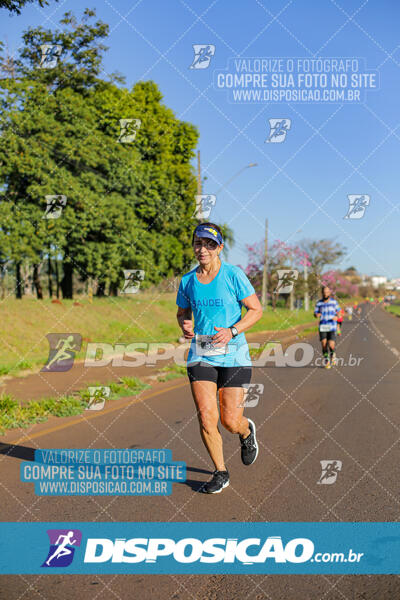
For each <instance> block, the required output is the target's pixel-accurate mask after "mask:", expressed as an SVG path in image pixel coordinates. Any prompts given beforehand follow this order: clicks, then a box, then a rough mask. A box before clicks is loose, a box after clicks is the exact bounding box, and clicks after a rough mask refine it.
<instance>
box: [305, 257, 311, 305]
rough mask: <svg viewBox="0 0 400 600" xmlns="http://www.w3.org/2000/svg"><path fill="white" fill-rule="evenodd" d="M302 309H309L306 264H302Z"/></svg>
mask: <svg viewBox="0 0 400 600" xmlns="http://www.w3.org/2000/svg"><path fill="white" fill-rule="evenodd" d="M304 286H305V290H304V310H309V308H310V298H309V296H308V267H307V264H304Z"/></svg>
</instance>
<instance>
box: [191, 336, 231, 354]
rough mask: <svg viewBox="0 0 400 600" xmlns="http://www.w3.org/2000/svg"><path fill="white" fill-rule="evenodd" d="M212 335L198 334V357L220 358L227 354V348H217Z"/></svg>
mask: <svg viewBox="0 0 400 600" xmlns="http://www.w3.org/2000/svg"><path fill="white" fill-rule="evenodd" d="M212 338H213V336H212V335H200V334H198V333H196V354H197V355H198V356H220V355H221V354H226V353H227V346H226V345H225V346H215V344H214V342H213V339H212Z"/></svg>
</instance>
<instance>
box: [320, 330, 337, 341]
mask: <svg viewBox="0 0 400 600" xmlns="http://www.w3.org/2000/svg"><path fill="white" fill-rule="evenodd" d="M319 339H320V340H328V341H329V340H332V341H333V342H334V341H335V340H336V331H320V332H319Z"/></svg>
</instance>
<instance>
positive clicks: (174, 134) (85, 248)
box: [0, 9, 198, 297]
mask: <svg viewBox="0 0 400 600" xmlns="http://www.w3.org/2000/svg"><path fill="white" fill-rule="evenodd" d="M94 17H95V11H94V10H89V9H86V10H85V11H84V14H83V18H82V20H81V22H78V21H77V20H76V18H75V17H74V16H73V15H72V14H71V13H66V14H65V16H64V18H63V19H62V20H61V22H60V25H61V28H60V29H58V30H56V31H52V30H50V29H44V28H42V27H37V28H30V29H28V31H26V32H25V33H24V35H23V46H22V49H21V51H20V54H19V57H18V58H17V59H16V60H15V61H14V62H10V59H9V58H8V59H7V57H6V58H5V57H2V60H1V65H2V70H3V72H5V73H7V74H8V77H6V78H4V79H2V80H0V116H1V119H2V126H1V133H2V135H1V136H0V222H1V224H2V225H1V227H0V248H1V255H0V260H2V261H7V260H8V261H11V263H12V264H13V265H17V264H18V263H20V264H21V263H22V264H24V263H29V264H40V263H41V262H42V261H43V260H45V259H47V257H48V256H50V257H51V258H53V259H55V258H56V257H57V258H58V257H60V256H61V257H62V259H63V266H64V269H63V270H64V278H63V282H62V288H63V295H64V297H72V289H71V285H72V284H71V282H72V271H74V272H76V273H78V275H79V277H80V279H81V280H82V281H86V280H87V279H89V278H94V279H96V280H97V281H98V282H100V283H101V284H102V285H103V287H107V286H110V289H111V290H114V293H115V291H116V290H118V289H122V286H123V282H124V277H123V269H143V270H144V271H145V281H144V282H143V284H142V288H143V287H146V286H148V285H150V284H151V283H158V282H159V281H161V280H162V279H164V278H166V277H171V276H173V275H175V274H176V273H179V272H181V271H182V270H183V269H184V268H185V266H187V265H189V264H190V261H191V260H192V249H191V245H190V234H191V226H192V225H193V226H194V225H195V221H194V219H192V214H193V209H194V194H195V191H196V181H195V177H194V172H193V167H192V165H191V162H190V161H191V159H192V158H193V156H194V149H195V146H196V144H197V140H198V132H197V130H196V128H195V127H194V126H193V125H191V124H190V123H186V122H183V121H180V120H179V119H177V118H176V116H175V115H174V113H173V111H172V110H171V109H169V108H168V107H166V106H165V105H164V104H163V103H162V94H161V92H160V90H159V89H158V87H157V85H156V84H155V83H154V82H152V81H146V82H138V83H136V84H135V85H134V86H133V88H132V89H127V88H125V87H122V86H121V85H118V84H121V82H122V78H121V77H120V76H119V75H117V74H112V75H110V76H109V77H108V80H107V81H104V80H102V79H101V78H100V75H101V73H102V56H103V53H104V51H105V50H106V46H104V44H103V40H104V38H106V37H107V35H108V30H109V28H108V25H107V24H105V23H102V22H101V21H95V22H93V19H94ZM45 43H51V44H58V45H60V46H61V47H62V52H61V55H60V57H59V59H58V62H57V65H56V66H55V67H54V68H50V69H43V68H40V60H41V49H40V46H42V45H43V44H45ZM129 118H132V119H140V121H141V126H140V129H139V130H138V131H137V135H136V138H135V140H134V142H133V143H120V141H119V137H120V120H121V119H129ZM61 194H62V195H64V196H66V198H67V203H66V206H65V207H64V208H63V210H62V215H61V217H60V218H58V219H51V220H50V219H46V218H43V216H44V213H45V205H46V202H45V196H46V195H61Z"/></svg>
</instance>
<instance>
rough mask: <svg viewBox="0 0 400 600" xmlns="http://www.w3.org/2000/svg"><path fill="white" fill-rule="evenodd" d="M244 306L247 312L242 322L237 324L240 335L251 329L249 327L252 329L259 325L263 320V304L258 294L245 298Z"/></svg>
mask: <svg viewBox="0 0 400 600" xmlns="http://www.w3.org/2000/svg"><path fill="white" fill-rule="evenodd" d="M242 304H243V305H244V306H245V307H246V308H247V312H246V314H245V315H244V317H243V318H242V319H240V321H238V322H237V323H235V327H236V329H237V330H238V333H242V332H243V331H246V329H249V327H252V325H254V323H257V321H259V320H260V319H261V317H262V313H263V309H262V306H261V302H260V301H259V299H258V297H257V295H256V294H252V295H251V296H247V298H243V300H242Z"/></svg>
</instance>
